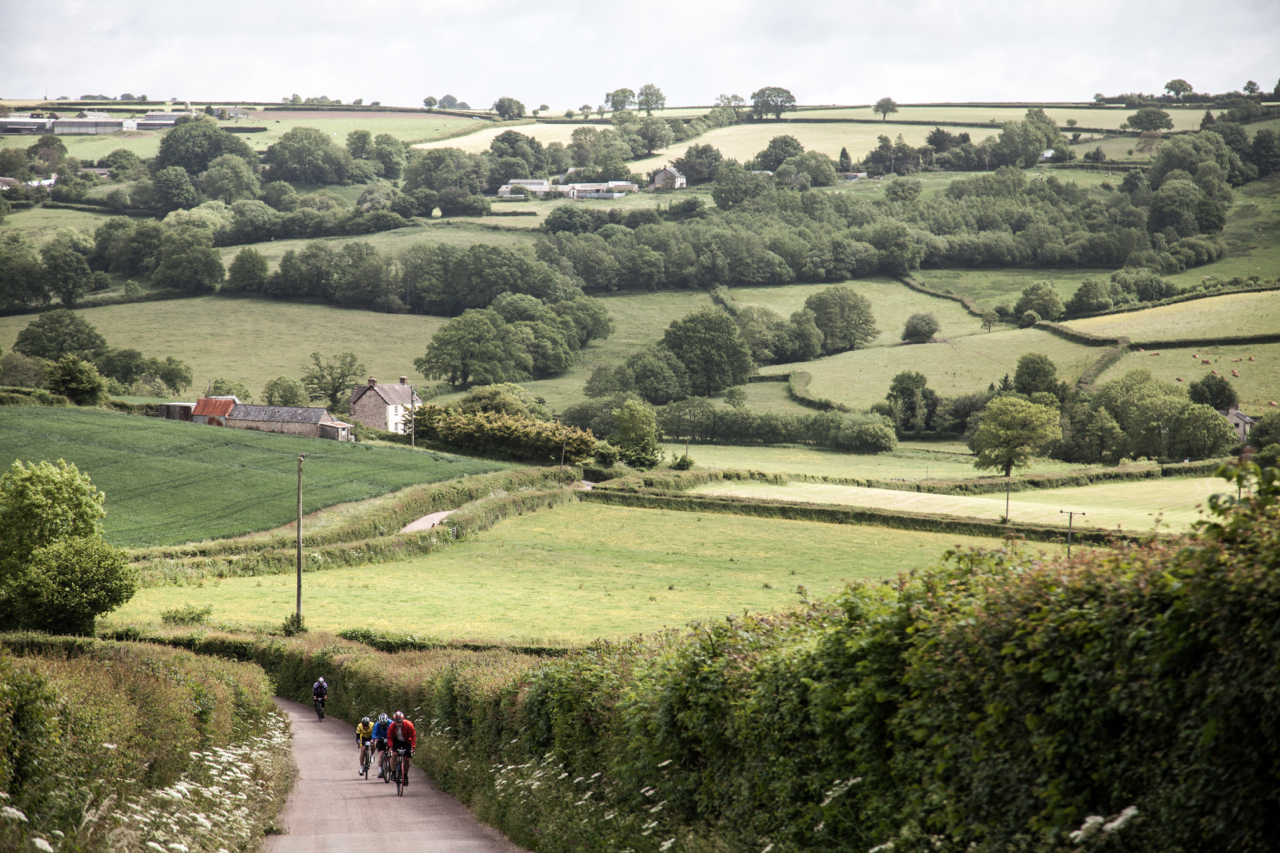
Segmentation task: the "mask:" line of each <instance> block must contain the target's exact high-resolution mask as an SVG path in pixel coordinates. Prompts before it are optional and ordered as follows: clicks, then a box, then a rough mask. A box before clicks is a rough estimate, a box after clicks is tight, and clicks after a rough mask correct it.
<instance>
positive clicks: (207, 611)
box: [160, 604, 213, 625]
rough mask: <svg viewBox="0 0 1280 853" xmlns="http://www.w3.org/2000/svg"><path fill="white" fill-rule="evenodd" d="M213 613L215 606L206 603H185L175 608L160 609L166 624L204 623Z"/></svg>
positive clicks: (161, 616)
mask: <svg viewBox="0 0 1280 853" xmlns="http://www.w3.org/2000/svg"><path fill="white" fill-rule="evenodd" d="M212 614H213V607H212V606H210V605H207V604H206V605H205V606H204V607H197V606H196V605H194V604H184V605H183V606H182V607H179V608H176V609H174V610H162V611H160V621H161V623H163V624H165V625H203V624H205V623H206V622H208V621H209V617H210V616H211V615H212Z"/></svg>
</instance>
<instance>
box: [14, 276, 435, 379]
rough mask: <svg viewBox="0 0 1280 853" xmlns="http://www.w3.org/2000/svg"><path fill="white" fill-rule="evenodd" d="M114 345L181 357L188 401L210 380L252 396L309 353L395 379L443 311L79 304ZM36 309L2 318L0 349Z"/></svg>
mask: <svg viewBox="0 0 1280 853" xmlns="http://www.w3.org/2000/svg"><path fill="white" fill-rule="evenodd" d="M77 313H79V314H80V315H81V316H82V317H84V318H85V319H86V320H88V321H89V322H90V323H92V324H93V325H94V326H95V327H96V328H97V329H98V331H99V333H101V334H102V336H103V337H104V338H106V340H107V344H108V345H110V346H112V347H117V348H132V349H137V350H140V351H141V352H142V354H143V355H144V356H146V357H148V358H150V357H156V358H160V359H163V358H165V357H166V356H173V357H174V358H177V359H180V360H182V361H185V362H186V363H187V364H189V365H191V368H192V370H193V372H194V373H195V382H194V384H193V385H192V387H191V388H190V389H188V391H187V393H186V394H185V395H184V398H185V399H195V397H196V396H198V395H199V394H200V393H203V391H204V389H205V386H206V384H207V383H208V382H209V381H210V380H213V379H219V378H222V379H230V380H233V381H237V382H243V383H245V384H246V385H248V386H249V388H250V390H252V391H253V393H254V394H255V395H258V394H260V393H261V391H262V387H263V385H265V384H266V383H267V382H268V381H269V380H271V379H275V378H276V377H277V376H289V377H292V378H294V379H297V378H299V377H301V376H302V371H303V369H304V366H305V365H307V364H309V356H310V355H311V353H313V352H319V353H321V354H322V355H323V356H325V357H326V358H328V357H330V356H333V355H335V354H336V353H340V352H354V353H355V354H356V357H357V358H359V359H360V362H361V363H362V364H363V365H364V366H365V373H366V375H365V376H361V377H358V379H357V381H361V382H362V381H364V380H365V379H366V378H368V376H373V377H376V378H377V379H379V380H381V381H382V382H395V381H397V380H398V379H399V377H401V376H408V377H409V378H410V381H412V382H414V383H415V384H417V385H420V386H421V385H426V384H429V383H427V382H426V381H425V380H424V379H423V378H422V377H421V376H420V375H418V374H417V373H415V372H414V369H413V360H414V359H415V358H418V357H419V356H421V355H422V354H423V353H425V352H426V350H427V342H428V341H429V340H430V339H431V335H432V334H434V332H435V330H436V329H438V328H439V327H440V326H441V325H442V324H443V323H444V322H445V320H444V318H441V317H424V316H417V315H411V314H376V313H374V312H372V311H359V310H353V309H344V308H333V307H330V306H327V305H309V304H303V303H296V302H275V301H273V300H270V299H256V298H238V297H237V298H227V297H217V296H200V297H193V298H191V299H175V300H170V301H167V302H143V303H137V304H132V305H107V306H103V307H100V308H88V309H78V310H77ZM35 318H36V315H34V314H26V315H20V316H16V317H0V347H3V349H4V351H5V352H8V351H9V350H10V349H11V348H12V346H13V342H14V339H15V338H16V337H17V335H18V332H20V331H22V330H23V329H25V328H26V327H27V324H29V323H30V322H31V321H32V320H34V319H35Z"/></svg>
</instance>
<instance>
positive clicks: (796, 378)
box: [787, 370, 853, 412]
mask: <svg viewBox="0 0 1280 853" xmlns="http://www.w3.org/2000/svg"><path fill="white" fill-rule="evenodd" d="M811 382H813V374H811V373H810V372H809V371H807V370H793V371H791V373H790V374H789V375H788V376H787V396H788V397H790V398H791V399H792V400H793V401H795V402H797V403H799V404H800V405H802V406H804V407H805V408H807V409H816V410H818V411H819V412H852V411H853V409H851V408H849V407H848V406H846V405H845V404H844V403H837V402H836V401H834V400H828V399H827V398H826V397H815V396H813V395H812V394H811V393H809V383H811Z"/></svg>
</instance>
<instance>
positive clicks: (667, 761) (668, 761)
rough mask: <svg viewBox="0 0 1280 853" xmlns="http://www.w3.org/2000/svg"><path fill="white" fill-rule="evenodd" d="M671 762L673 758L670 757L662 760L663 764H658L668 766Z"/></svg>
mask: <svg viewBox="0 0 1280 853" xmlns="http://www.w3.org/2000/svg"><path fill="white" fill-rule="evenodd" d="M670 763H671V759H670V758H668V759H667V760H666V761H664V762H662V763H661V764H659V765H658V766H659V767H666V766H667V765H668V764H670Z"/></svg>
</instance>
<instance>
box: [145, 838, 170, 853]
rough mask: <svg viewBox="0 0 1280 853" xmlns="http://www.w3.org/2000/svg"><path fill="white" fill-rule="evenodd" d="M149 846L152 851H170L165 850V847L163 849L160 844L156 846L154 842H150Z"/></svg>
mask: <svg viewBox="0 0 1280 853" xmlns="http://www.w3.org/2000/svg"><path fill="white" fill-rule="evenodd" d="M147 846H148V847H150V848H151V849H152V850H159V851H160V853H169V851H168V850H165V849H164V848H163V847H161V846H160V845H159V844H156V843H155V842H154V841H148V842H147Z"/></svg>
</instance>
